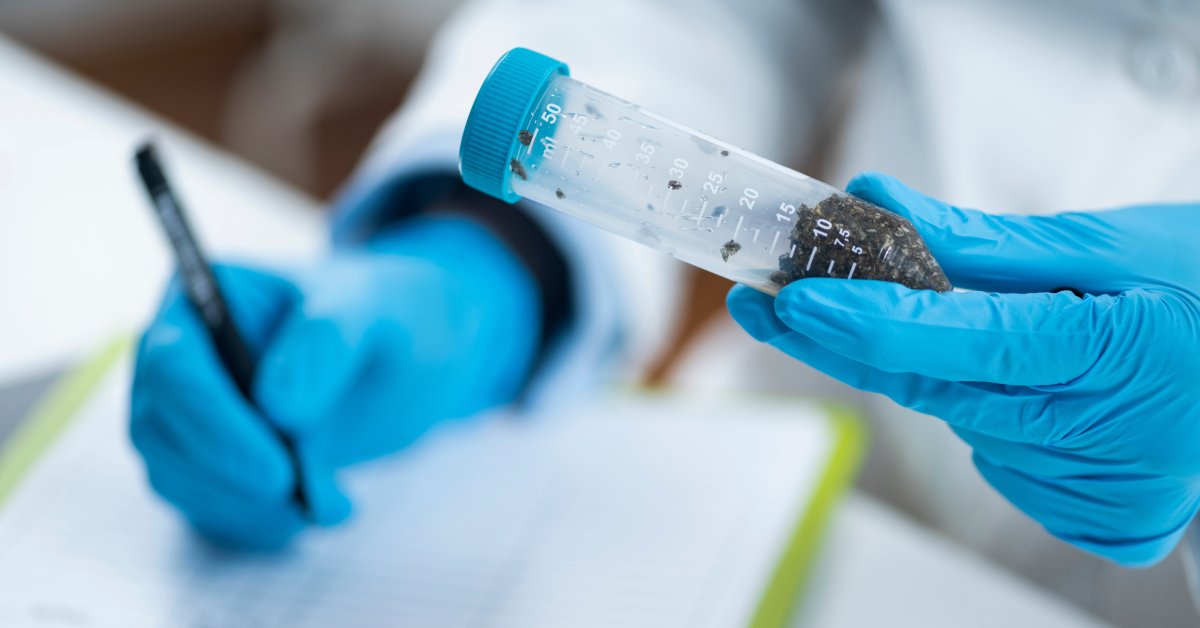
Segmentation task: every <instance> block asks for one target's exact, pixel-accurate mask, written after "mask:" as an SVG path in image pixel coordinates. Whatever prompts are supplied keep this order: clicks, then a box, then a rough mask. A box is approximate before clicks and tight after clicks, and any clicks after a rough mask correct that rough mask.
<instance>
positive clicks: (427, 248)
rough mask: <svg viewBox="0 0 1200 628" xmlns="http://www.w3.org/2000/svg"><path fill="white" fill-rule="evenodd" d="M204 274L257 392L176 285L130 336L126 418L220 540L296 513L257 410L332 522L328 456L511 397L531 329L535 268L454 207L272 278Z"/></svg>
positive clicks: (334, 501) (333, 458)
mask: <svg viewBox="0 0 1200 628" xmlns="http://www.w3.org/2000/svg"><path fill="white" fill-rule="evenodd" d="M217 275H218V280H219V281H220V283H221V285H222V288H223V289H224V290H225V292H226V298H227V300H228V301H229V306H230V309H231V311H232V313H233V316H234V319H235V322H236V323H237V324H238V328H239V329H240V330H241V332H242V334H243V335H244V336H245V337H246V339H247V340H248V341H249V343H250V344H251V345H252V346H253V347H254V348H255V349H256V352H257V355H258V360H259V362H258V370H257V376H256V379H255V382H254V387H253V388H254V397H255V401H256V402H257V404H256V405H257V406H258V408H256V407H255V406H254V405H252V404H250V403H248V402H247V401H246V400H245V399H244V398H243V397H242V396H241V395H240V394H239V392H238V390H237V388H236V387H235V386H234V384H233V382H232V380H231V379H230V378H229V375H228V374H227V372H226V371H225V370H224V368H223V367H222V366H221V364H220V363H219V361H218V359H217V356H216V354H215V352H214V350H213V348H212V345H211V343H210V342H209V337H208V335H207V333H206V331H205V329H204V327H203V325H202V324H201V322H200V320H199V317H198V316H197V314H196V312H195V310H194V308H192V307H191V306H190V305H189V304H188V302H187V300H186V299H185V298H184V297H183V294H182V292H181V290H180V289H179V286H178V285H173V286H172V287H171V288H170V289H169V291H168V294H167V296H166V298H165V299H164V302H163V305H162V308H161V310H160V311H159V313H158V315H157V317H156V318H155V320H154V321H153V322H152V323H151V325H150V327H149V328H148V329H147V330H146V333H145V335H144V336H143V338H142V341H141V344H140V346H139V348H138V353H137V366H136V371H135V375H134V385H133V392H132V418H131V423H130V431H131V435H132V438H133V442H134V444H135V446H136V447H137V449H138V451H139V452H140V453H141V454H142V457H143V458H144V459H145V463H146V470H147V475H148V476H149V479H150V482H151V484H152V486H153V487H154V489H155V490H156V491H157V492H158V493H159V494H160V495H162V496H163V497H164V498H166V499H167V500H168V501H170V502H171V503H172V504H174V505H175V506H176V507H178V508H179V509H180V511H181V512H182V513H183V514H184V516H185V517H186V518H187V519H188V520H189V521H190V522H191V523H192V524H193V526H195V527H196V529H198V530H199V531H200V532H201V533H202V534H204V535H206V536H207V537H209V538H211V539H213V540H215V541H218V542H220V543H222V544H225V545H230V546H234V547H240V548H248V549H268V548H274V547H278V546H280V545H283V544H284V543H286V542H287V541H288V539H290V538H291V537H292V536H293V535H294V534H295V533H297V532H298V531H299V530H301V529H302V528H303V527H304V526H305V524H306V523H307V522H308V521H307V520H306V518H305V516H304V514H303V513H302V512H301V511H300V508H299V506H297V504H296V503H295V501H294V500H293V499H292V495H293V492H294V484H295V481H296V478H295V477H294V474H293V471H292V467H291V465H290V464H289V461H288V459H287V457H286V455H285V452H284V449H283V446H282V444H281V442H280V441H279V439H278V438H277V437H275V435H274V434H272V433H271V431H270V429H269V427H268V426H267V425H266V424H265V423H264V421H270V422H271V423H273V424H274V425H275V426H276V427H278V428H279V429H280V430H281V431H282V432H284V433H285V434H288V435H290V436H291V437H292V438H293V439H294V442H295V445H296V449H297V453H298V456H299V459H300V465H301V467H302V471H303V473H302V474H301V475H302V476H303V478H304V482H305V487H304V488H305V493H306V495H307V497H308V501H309V508H310V510H311V512H310V517H311V521H312V522H313V523H317V524H322V525H330V524H334V523H337V522H339V521H341V520H342V519H344V518H345V517H346V516H347V515H348V514H349V508H350V504H349V501H348V499H347V498H346V497H345V496H344V495H343V493H342V492H341V491H340V490H339V488H338V486H337V484H336V482H335V473H336V471H337V470H338V469H340V468H342V467H344V466H346V465H348V464H350V463H353V462H355V461H359V460H363V459H366V458H370V457H374V456H379V455H382V454H385V453H389V452H392V451H396V450H398V449H401V448H403V447H404V446H406V445H408V444H409V443H411V442H412V441H413V439H415V438H417V437H418V436H419V435H420V434H421V433H423V432H424V431H425V430H427V429H428V428H429V427H430V426H431V425H432V424H434V423H436V422H438V421H440V420H444V419H448V418H454V417H463V416H468V415H470V414H473V413H476V412H478V411H480V410H483V409H486V408H488V407H491V406H495V405H498V404H502V403H504V402H507V401H509V400H511V399H512V398H513V397H514V396H515V395H516V394H517V392H518V390H519V389H520V387H521V385H522V383H523V382H524V380H525V378H526V376H527V374H528V372H529V369H530V366H531V364H532V361H533V357H534V354H535V352H536V350H537V346H538V342H539V332H540V325H541V320H540V319H541V315H540V309H539V296H538V291H537V287H536V285H535V282H534V280H533V278H532V277H531V276H530V275H529V272H528V271H527V270H526V269H525V268H524V267H523V266H522V264H521V263H520V262H519V261H518V260H517V259H516V258H515V257H514V256H513V255H512V253H511V252H510V251H508V250H507V248H506V247H505V245H503V244H502V243H501V242H500V241H499V240H497V239H496V238H495V237H494V236H493V235H492V234H491V233H490V232H488V231H487V230H486V229H484V228H483V227H480V226H478V225H476V224H474V223H472V222H471V221H469V220H467V219H465V218H459V217H452V216H445V215H442V216H429V217H414V218H409V219H407V220H405V221H403V222H401V223H399V224H396V225H394V226H392V227H390V228H388V229H387V230H385V231H383V232H381V233H379V234H377V235H376V236H375V237H374V238H373V239H372V240H371V241H370V243H368V244H367V245H365V246H364V247H361V248H356V249H354V250H352V251H340V252H336V253H334V254H333V255H332V256H331V257H329V258H328V259H326V260H324V261H322V262H321V263H319V264H318V265H317V266H315V267H313V268H309V269H307V270H302V271H297V272H295V273H292V274H289V275H287V276H284V275H282V274H276V273H268V272H264V271H257V270H251V269H248V268H243V267H224V268H221V269H219V270H218V273H217ZM259 408H261V410H260V409H259Z"/></svg>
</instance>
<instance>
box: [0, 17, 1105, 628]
mask: <svg viewBox="0 0 1200 628" xmlns="http://www.w3.org/2000/svg"><path fill="white" fill-rule="evenodd" d="M151 134H154V135H155V136H157V137H158V138H160V139H161V141H162V142H161V143H162V148H163V152H164V155H165V160H166V162H167V167H168V169H169V171H170V174H171V175H172V177H173V178H174V179H175V180H176V183H177V185H178V187H179V188H180V193H181V194H182V195H183V197H184V199H185V203H187V204H188V205H189V206H190V207H189V209H190V210H191V211H192V215H193V216H194V217H195V223H196V224H195V227H196V229H197V231H198V233H199V236H200V237H201V239H202V241H203V242H204V243H206V244H208V245H209V248H210V250H212V251H213V252H214V253H215V254H217V255H233V256H235V257H238V258H240V259H246V260H255V259H258V260H269V261H271V262H274V263H280V262H283V261H286V260H298V259H304V258H307V257H311V256H313V255H314V254H316V253H317V252H319V251H320V250H321V249H322V248H323V246H324V244H323V243H324V230H323V227H322V217H321V216H320V215H319V213H318V211H317V210H318V208H317V204H316V203H315V202H314V201H313V200H312V199H310V198H307V197H305V196H303V195H301V194H299V193H297V192H296V191H294V190H291V189H289V188H288V187H287V186H285V185H282V184H280V183H278V182H276V181H273V180H272V179H270V178H269V177H267V176H265V175H263V174H261V173H259V172H257V171H256V170H255V169H254V168H253V167H251V166H249V165H247V164H245V163H242V162H239V161H238V160H236V159H234V158H232V157H230V156H228V155H225V154H222V153H221V152H220V151H218V150H216V149H214V148H212V147H210V146H208V145H205V144H204V143H202V142H200V141H197V140H196V139H194V138H191V137H189V136H187V135H186V134H185V133H182V132H180V131H178V130H176V129H173V128H171V127H170V126H169V125H168V124H166V123H164V122H163V121H161V120H158V119H157V118H155V117H153V116H152V115H150V114H148V113H147V112H145V111H142V110H139V109H138V108H136V107H134V106H132V105H130V104H128V103H126V102H123V101H121V100H120V99H118V98H116V97H114V96H112V95H109V94H107V93H105V92H103V91H101V90H99V89H97V88H96V87H94V86H91V85H88V84H86V83H85V82H83V81H80V80H79V79H77V78H75V77H72V76H71V75H69V74H67V73H66V72H64V71H63V70H62V69H60V68H57V67H55V66H53V65H51V64H49V63H47V62H45V61H43V60H40V59H38V58H37V57H35V56H34V55H32V54H30V53H29V52H27V51H25V50H23V49H20V48H18V47H16V46H14V45H13V44H11V43H7V42H5V41H4V40H2V39H0V387H2V386H3V385H4V384H5V383H6V382H11V381H18V380H20V379H22V378H23V377H25V376H26V375H27V374H29V373H34V372H37V371H39V370H46V369H49V368H53V367H56V366H61V365H63V364H66V363H68V362H70V361H71V360H73V359H75V358H77V357H79V356H82V355H85V354H86V353H87V352H89V351H91V350H93V349H94V348H95V347H96V346H97V345H99V344H100V343H102V342H103V341H104V340H105V339H106V338H108V337H110V336H111V335H112V334H114V333H116V332H119V331H123V330H125V331H127V330H131V329H134V328H135V327H136V326H137V325H138V324H140V322H141V321H143V320H144V319H145V318H146V317H147V316H149V315H150V313H151V312H152V311H153V307H154V304H155V303H156V302H157V300H158V297H159V293H160V291H161V287H162V284H163V281H164V279H165V277H166V276H167V274H168V272H169V269H170V264H169V258H168V256H167V250H166V247H165V244H164V242H163V238H162V235H161V234H160V233H159V232H158V230H157V229H156V227H155V225H154V224H153V222H152V216H151V213H150V210H149V208H148V206H147V204H146V201H145V199H144V198H143V196H142V192H141V190H140V189H139V188H138V187H137V184H136V179H135V176H134V173H133V170H132V167H131V165H130V158H131V155H132V152H133V148H134V146H135V145H136V144H137V142H138V141H139V140H141V139H142V138H144V137H147V136H149V135H151ZM810 582H811V584H810V587H809V590H808V591H807V593H806V595H805V598H804V604H803V608H802V611H801V612H800V613H799V616H798V617H797V618H796V619H797V625H798V626H888V627H890V628H902V627H905V626H914V627H915V626H920V627H922V628H936V627H938V626H948V627H954V628H959V627H962V626H972V627H975V628H986V627H988V626H1005V627H1010V626H1027V627H1034V626H1055V627H1058V628H1071V627H1084V626H1096V625H1098V624H1097V623H1094V622H1093V621H1091V620H1090V619H1088V618H1086V617H1084V616H1082V615H1081V614H1079V613H1077V612H1075V611H1073V610H1071V609H1069V608H1068V607H1066V606H1064V605H1063V604H1061V603H1059V602H1057V601H1055V600H1053V599H1051V598H1049V597H1048V596H1046V595H1044V594H1042V593H1039V592H1038V591H1036V590H1034V589H1033V588H1031V587H1029V586H1027V585H1025V584H1023V583H1022V582H1020V581H1019V580H1017V579H1016V578H1014V577H1012V576H1009V575H1007V574H1004V573H1002V572H999V571H997V570H996V569H994V568H992V567H990V566H988V565H987V564H985V563H983V562H982V561H980V560H978V559H977V558H975V557H973V556H971V555H970V554H969V553H967V552H965V551H964V550H962V549H960V548H957V547H956V546H953V545H951V544H950V543H947V542H945V541H942V540H940V539H938V538H936V537H935V536H933V535H932V534H930V533H928V532H927V531H925V530H923V529H921V528H919V527H917V526H916V525H914V524H911V523H909V522H907V521H906V520H904V519H903V518H902V517H901V516H899V515H898V514H896V513H894V512H892V511H891V510H889V509H888V508H886V507H885V506H883V505H881V504H879V503H878V502H876V501H874V500H872V499H870V498H867V497H865V496H862V495H852V496H850V498H849V499H847V500H846V502H844V503H843V505H842V506H841V508H840V509H839V511H838V512H837V514H836V515H835V518H834V521H833V523H832V525H831V531H830V534H829V538H828V541H827V543H826V546H825V548H824V550H823V553H822V555H821V558H820V559H819V560H818V563H817V565H815V566H814V571H813V573H812V575H811V578H810Z"/></svg>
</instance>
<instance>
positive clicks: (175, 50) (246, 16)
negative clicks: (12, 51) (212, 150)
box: [0, 0, 458, 199]
mask: <svg viewBox="0 0 1200 628" xmlns="http://www.w3.org/2000/svg"><path fill="white" fill-rule="evenodd" d="M457 4H458V2H456V1H455V0H408V1H406V2H389V1H386V0H339V1H338V2H326V1H323V0H108V1H105V2H95V1H93V0H0V32H3V33H4V34H5V35H7V36H8V37H10V38H12V39H14V40H16V41H18V42H21V43H23V44H24V45H26V46H28V47H30V48H32V49H35V50H37V51H39V52H41V53H42V54H44V55H46V56H48V57H50V58H52V59H54V60H56V61H58V62H60V63H62V64H64V65H66V66H68V67H70V68H72V69H73V70H75V71H77V72H79V73H80V74H82V75H83V76H86V77H88V78H90V79H91V80H93V81H96V82H97V83H99V84H101V85H103V86H105V87H107V88H109V89H111V90H113V91H115V92H117V93H119V94H121V95H123V96H125V97H127V98H129V99H131V100H133V101H135V102H137V103H139V104H140V105H142V106H144V107H146V108H148V109H150V110H152V111H153V112H154V113H156V114H158V115H160V116H162V117H164V118H166V119H168V120H170V121H172V122H174V123H176V124H178V125H180V126H182V127H184V128H186V129H188V130H190V131H192V132H193V133H196V134H197V135H199V136H201V137H203V138H205V139H207V140H209V141H211V142H213V143H216V144H218V145H220V146H222V147H224V148H226V149H227V150H229V151H231V152H233V153H234V154H237V155H239V156H241V157H243V158H245V159H247V160H249V161H251V162H253V163H255V164H257V165H259V166H260V167H262V168H264V169H265V170H267V171H268V172H271V173H273V174H275V175H276V176H278V177H280V178H282V179H284V180H285V181H287V182H289V183H291V184H293V185H295V186H297V187H298V188H300V189H302V190H304V191H306V192H308V193H310V194H312V195H314V196H316V197H318V198H322V199H325V198H328V197H329V196H330V194H331V193H332V192H333V191H335V190H336V189H337V187H338V185H339V184H340V183H341V182H342V181H343V180H344V179H345V178H346V176H347V174H348V173H349V172H350V171H351V169H352V168H353V166H354V164H355V163H356V162H357V160H358V158H359V156H360V155H361V154H362V152H363V150H364V149H365V148H366V146H367V143H368V142H369V141H370V139H371V137H372V135H373V134H374V132H375V129H376V128H377V127H378V126H379V124H380V123H381V122H382V121H383V120H384V119H385V118H386V116H387V115H388V114H390V113H391V112H392V111H394V110H395V108H396V107H397V106H398V104H399V103H400V102H401V100H402V98H403V96H404V92H405V89H406V88H407V86H408V84H409V82H410V81H411V80H412V78H413V76H414V75H415V73H416V71H417V69H418V68H419V67H420V63H421V57H422V53H423V51H424V49H425V47H426V45H427V44H428V43H429V39H430V37H431V36H432V34H433V33H434V32H435V30H436V28H437V26H438V25H439V24H440V23H441V21H442V20H443V19H445V18H446V16H447V15H448V14H449V13H450V12H452V11H453V10H454V8H455V7H456V6H457Z"/></svg>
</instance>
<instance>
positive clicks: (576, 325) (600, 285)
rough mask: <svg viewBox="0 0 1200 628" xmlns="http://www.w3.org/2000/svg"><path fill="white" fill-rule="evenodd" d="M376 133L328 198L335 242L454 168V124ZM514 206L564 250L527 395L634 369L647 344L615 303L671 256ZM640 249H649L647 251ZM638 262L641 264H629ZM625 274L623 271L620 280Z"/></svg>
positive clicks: (668, 266)
mask: <svg viewBox="0 0 1200 628" xmlns="http://www.w3.org/2000/svg"><path fill="white" fill-rule="evenodd" d="M381 137H385V138H387V140H386V141H384V142H381V143H380V142H377V144H378V145H377V147H376V149H375V150H373V151H372V152H371V153H370V154H369V155H368V157H367V159H366V160H365V161H364V163H363V164H362V165H361V166H360V168H359V170H358V172H357V173H356V175H355V176H354V177H353V179H352V180H351V182H350V183H349V185H347V187H346V188H345V190H344V191H343V192H342V193H341V194H340V195H339V197H338V199H337V200H336V201H335V202H334V208H333V224H332V232H333V239H334V243H335V245H339V246H351V245H353V244H354V243H355V242H362V241H365V240H366V239H369V238H370V237H371V236H372V235H374V234H375V233H378V231H379V230H380V229H382V228H385V227H386V226H387V225H389V224H392V223H394V222H395V221H397V220H401V219H402V218H403V217H404V216H407V215H411V214H413V213H416V212H420V211H424V210H427V209H429V208H430V207H432V206H433V205H435V204H436V203H437V202H439V201H440V200H441V199H443V198H445V195H447V194H449V193H450V191H449V190H447V189H443V187H444V185H445V184H444V183H441V182H443V181H445V179H446V176H445V175H446V173H447V172H454V171H455V169H456V168H457V149H458V141H459V139H458V138H459V137H460V131H459V130H457V129H447V128H443V129H441V130H436V129H432V128H430V127H425V129H423V130H422V131H421V132H413V133H392V134H390V135H389V134H387V133H386V132H385V133H384V134H383V135H382V136H381ZM456 185H461V184H456ZM516 209H517V210H518V211H522V212H525V214H526V215H527V216H528V217H529V218H531V219H532V220H533V221H534V222H535V223H536V224H537V225H538V226H539V227H540V228H541V230H542V231H543V232H544V233H545V234H546V236H547V237H548V238H549V239H550V240H551V241H552V242H553V244H554V246H556V247H557V248H558V250H559V251H560V252H561V253H562V254H563V255H564V257H565V258H566V259H567V272H568V280H567V281H568V284H569V287H570V291H569V292H570V298H571V304H570V311H571V313H572V317H571V320H569V321H567V323H566V324H565V325H564V326H563V328H562V329H561V330H560V331H559V332H558V333H557V336H556V337H555V338H552V339H550V341H549V343H548V345H547V347H546V351H545V353H544V354H543V357H542V359H541V360H540V366H539V368H538V372H537V373H536V374H535V375H534V379H533V381H532V382H531V383H530V385H529V388H528V389H527V391H526V395H525V401H526V403H527V404H531V405H539V404H558V403H565V402H569V401H571V400H573V399H574V398H575V397H576V396H577V395H579V394H581V393H585V392H587V391H591V390H594V389H595V388H596V387H597V386H598V385H599V384H600V383H601V382H605V381H611V380H612V379H613V378H618V377H622V374H627V373H633V375H628V376H627V377H628V378H632V377H635V376H636V372H637V369H636V368H635V367H636V366H640V362H637V361H635V359H634V358H633V357H631V356H637V355H638V352H636V351H633V352H631V351H629V350H628V349H629V348H631V347H635V346H636V347H642V348H643V349H644V351H643V352H645V351H646V350H649V349H650V348H651V347H650V346H649V345H648V343H646V342H639V341H638V334H635V333H630V329H629V327H630V325H629V322H630V315H629V313H628V311H627V309H626V308H624V307H622V306H621V305H619V304H623V303H624V304H628V303H635V304H636V303H638V302H639V298H638V297H637V296H636V295H637V294H639V293H651V292H654V290H653V287H654V286H657V285H661V284H664V283H666V284H671V285H673V284H674V283H677V281H675V282H672V281H671V280H669V279H665V278H663V276H662V275H663V272H666V273H671V272H672V267H673V266H674V264H673V263H672V262H670V260H667V259H666V258H665V257H664V256H659V255H657V254H655V253H654V252H653V251H650V250H649V249H645V248H644V247H641V246H640V245H637V244H635V243H631V242H627V241H623V240H619V239H617V238H615V237H614V236H609V235H607V234H604V233H603V232H600V231H598V230H596V229H595V228H593V227H590V226H588V225H585V224H583V223H580V222H579V221H577V220H575V219H572V218H569V217H567V216H565V215H562V214H559V213H558V212H555V211H553V210H550V209H548V208H545V207H541V206H537V205H535V204H532V203H527V202H522V203H518V204H517V205H516ZM639 249H640V250H639ZM621 251H628V252H627V253H624V254H623V253H621ZM648 255H651V256H653V257H652V258H651V259H649V260H647V256H648ZM639 260H641V261H639ZM646 262H648V263H646ZM643 263H644V264H645V265H644V267H642V268H640V269H637V270H636V271H634V267H636V266H638V265H639V264H643ZM656 267H657V270H656ZM626 275H632V279H630V280H629V281H623V280H622V277H623V276H626ZM658 292H661V291H658ZM659 296H660V297H662V296H663V295H661V294H659ZM651 307H653V306H651ZM645 361H646V362H648V361H649V360H648V359H647V360H645Z"/></svg>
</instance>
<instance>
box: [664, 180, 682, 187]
mask: <svg viewBox="0 0 1200 628" xmlns="http://www.w3.org/2000/svg"><path fill="white" fill-rule="evenodd" d="M667 187H669V188H671V189H672V190H678V189H679V188H681V187H683V184H682V183H680V182H678V181H676V180H675V179H671V180H670V181H667Z"/></svg>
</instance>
